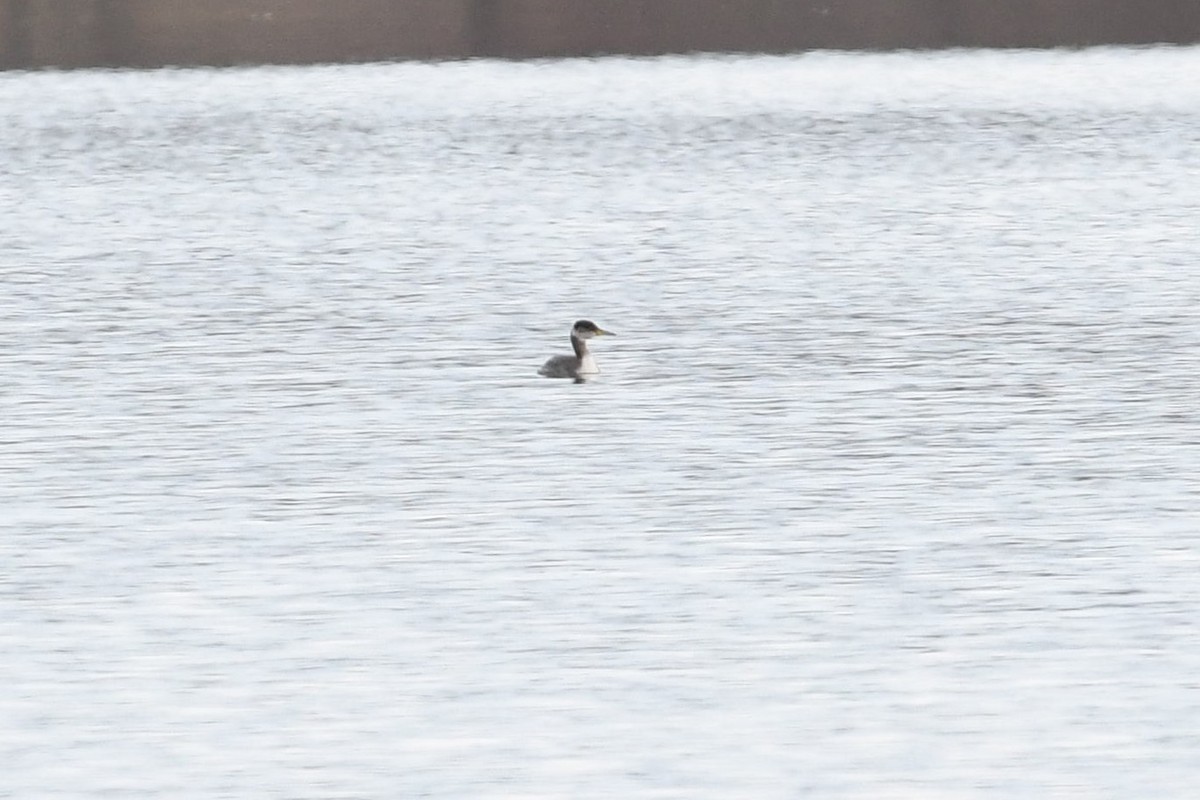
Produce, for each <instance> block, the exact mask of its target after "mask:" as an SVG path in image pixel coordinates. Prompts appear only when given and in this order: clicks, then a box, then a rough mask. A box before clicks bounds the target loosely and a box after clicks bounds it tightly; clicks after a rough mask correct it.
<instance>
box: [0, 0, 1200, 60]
mask: <svg viewBox="0 0 1200 800" xmlns="http://www.w3.org/2000/svg"><path fill="white" fill-rule="evenodd" d="M1196 41H1200V0H1138V2H1133V0H803V1H801V0H0V67H10V68H11V67H43V66H62V67H79V66H93V65H108V66H157V65H163V64H213V65H224V64H254V63H310V62H322V61H334V62H338V61H376V60H391V59H413V58H421V59H425V58H464V57H468V56H474V55H494V56H505V57H514V58H524V57H538V56H570V55H586V54H597V53H629V54H651V53H674V52H693V51H707V52H722V51H724V52H760V51H765V52H785V51H794V50H808V49H828V48H832V49H851V50H853V49H897V48H937V47H1054V46H1079V45H1091V44H1142V43H1151V42H1174V43H1185V42H1196Z"/></svg>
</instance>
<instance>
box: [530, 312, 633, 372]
mask: <svg viewBox="0 0 1200 800" xmlns="http://www.w3.org/2000/svg"><path fill="white" fill-rule="evenodd" d="M593 336H616V334H615V333H611V332H610V331H606V330H602V329H601V328H600V327H599V326H598V325H596V323H594V322H592V321H591V320H587V319H581V320H579V321H578V322H576V323H575V324H574V325H573V326H572V327H571V347H572V349H574V350H575V355H573V356H554V357H553V358H551V359H550V360H548V361H547V362H546V363H545V364H542V368H541V369H539V370H538V375H545V376H546V377H547V378H574V379H576V380H583V379H584V378H586V377H587V376H589V375H595V374H597V373H598V372H600V368H599V367H597V366H596V359H595V357H593V356H592V354H591V353H590V352H589V351H588V346H587V340H588V339H591V338H592V337H593Z"/></svg>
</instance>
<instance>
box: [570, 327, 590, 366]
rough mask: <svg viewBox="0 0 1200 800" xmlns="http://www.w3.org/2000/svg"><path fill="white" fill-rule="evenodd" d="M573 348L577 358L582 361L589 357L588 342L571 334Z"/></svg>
mask: <svg viewBox="0 0 1200 800" xmlns="http://www.w3.org/2000/svg"><path fill="white" fill-rule="evenodd" d="M571 347H572V348H573V349H574V350H575V357H576V358H578V359H579V360H580V361H582V360H583V359H584V358H586V357H587V354H588V347H587V342H585V341H584V340H583V339H580V338H579V337H578V336H576V335H575V334H573V333H572V334H571Z"/></svg>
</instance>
